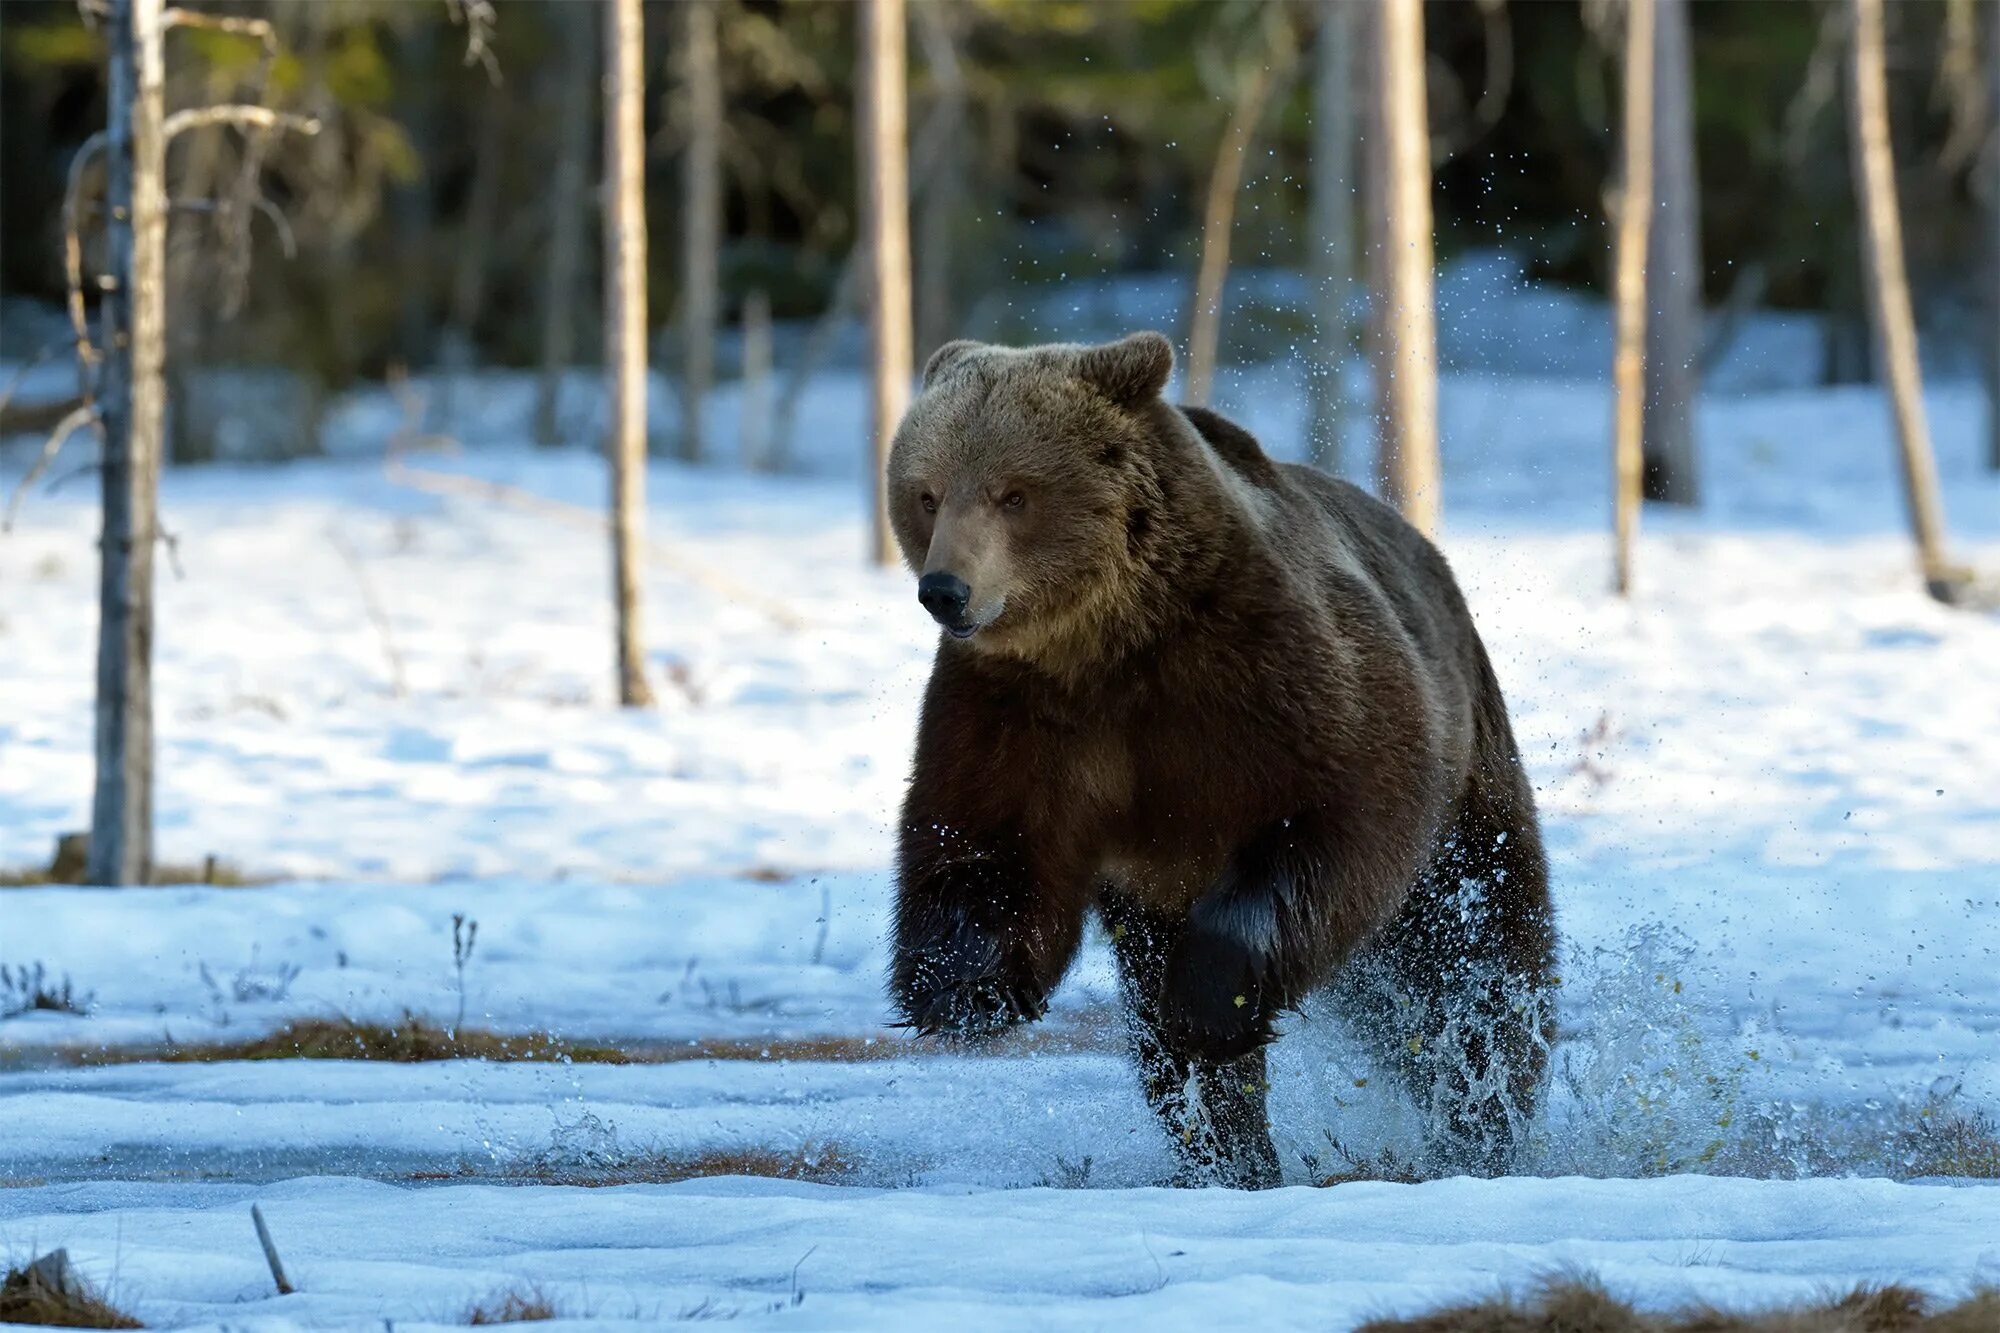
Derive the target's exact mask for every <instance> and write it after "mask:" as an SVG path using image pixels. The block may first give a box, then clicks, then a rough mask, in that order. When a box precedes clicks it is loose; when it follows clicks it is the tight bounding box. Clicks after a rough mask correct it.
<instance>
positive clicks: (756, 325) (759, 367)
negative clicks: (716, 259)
mask: <svg viewBox="0 0 2000 1333" xmlns="http://www.w3.org/2000/svg"><path fill="white" fill-rule="evenodd" d="M742 404H743V405H742V408H741V409H740V425H741V428H742V432H743V438H742V451H743V466H745V467H747V468H751V469H753V470H756V471H763V470H765V469H766V468H768V467H769V466H770V463H771V298H770V297H769V296H767V295H765V294H764V289H763V288H761V287H759V288H757V289H756V290H754V291H752V292H751V293H750V294H749V295H748V296H746V297H745V298H744V299H743V398H742Z"/></svg>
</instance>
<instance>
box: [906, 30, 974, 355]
mask: <svg viewBox="0 0 2000 1333" xmlns="http://www.w3.org/2000/svg"><path fill="white" fill-rule="evenodd" d="M913 12H914V13H915V15H916V21H917V36H918V37H919V39H920V40H921V42H922V44H923V48H924V65H925V67H926V68H927V69H928V70H929V71H930V76H931V82H932V83H933V84H934V85H936V88H937V100H936V101H935V102H934V103H933V104H932V106H931V109H930V115H929V117H928V118H927V124H926V137H929V135H930V134H931V133H933V132H934V133H936V134H937V135H938V136H939V137H940V138H941V139H942V141H943V148H942V150H941V151H940V152H939V153H938V154H937V156H938V159H939V160H938V164H937V167H936V168H935V169H934V170H932V171H930V172H928V173H926V174H925V175H924V176H923V178H922V179H921V181H920V183H919V185H918V188H917V190H916V203H917V221H916V228H917V235H916V252H915V261H916V266H917V272H916V306H917V311H916V321H917V333H916V345H915V351H916V357H914V358H912V360H913V363H914V361H915V360H919V359H922V358H924V357H928V356H929V355H930V354H931V353H932V352H934V351H936V350H937V349H938V348H939V347H941V346H943V345H944V344H945V343H947V342H949V341H951V339H952V338H953V337H955V336H956V335H957V332H958V330H957V323H958V315H957V301H956V299H955V298H956V297H957V295H958V292H957V290H956V268H957V266H956V265H955V264H954V262H953V257H954V250H955V246H954V244H953V242H954V241H955V239H956V235H955V233H956V231H957V229H958V221H959V218H960V216H961V212H962V210H963V209H964V206H965V195H966V166H967V153H966V150H965V126H966V102H967V93H966V86H965V71H964V70H963V69H962V68H961V67H960V65H959V63H958V52H957V50H956V48H955V45H954V39H953V36H952V18H953V13H954V9H953V5H952V3H951V0H929V3H925V4H919V5H918V6H917V7H916V9H915V10H914V11H913ZM933 126H934V127H935V130H933V129H932V127H933Z"/></svg>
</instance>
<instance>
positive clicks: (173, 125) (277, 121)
mask: <svg viewBox="0 0 2000 1333" xmlns="http://www.w3.org/2000/svg"><path fill="white" fill-rule="evenodd" d="M214 125H234V126H236V127H237V128H238V129H251V130H294V131H296V132H298V133H300V134H318V133H319V121H318V119H317V118H315V117H313V116H301V115H297V114H295V113H294V112H290V111H273V110H271V108H269V107H267V106H249V105H247V104H245V103H241V102H224V103H222V104H221V105H219V106H193V107H189V108H187V109H186V110H184V111H176V112H174V113H173V114H172V115H171V116H168V117H167V119H166V123H165V124H164V126H163V127H162V129H161V133H162V135H163V136H164V137H165V138H166V141H167V142H168V143H172V142H173V141H174V139H175V138H176V137H178V136H179V135H182V134H185V133H187V132H188V131H189V130H200V129H207V128H209V127H210V126H214Z"/></svg>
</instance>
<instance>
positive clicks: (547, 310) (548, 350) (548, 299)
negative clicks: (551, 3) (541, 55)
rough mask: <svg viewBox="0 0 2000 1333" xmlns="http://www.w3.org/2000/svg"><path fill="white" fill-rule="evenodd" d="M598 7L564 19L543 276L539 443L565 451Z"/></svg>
mask: <svg viewBox="0 0 2000 1333" xmlns="http://www.w3.org/2000/svg"><path fill="white" fill-rule="evenodd" d="M595 17H596V9H595V7H594V6H591V5H566V6H564V7H563V8H562V9H560V10H558V11H557V12H556V28H557V32H558V33H559V35H560V40H561V42H562V62H561V64H560V66H559V67H558V70H557V73H556V77H557V78H558V79H559V80H560V81H561V87H560V88H559V89H558V90H557V96H556V117H557V132H556V154H557V156H556V169H555V178H554V181H553V183H552V188H551V189H550V191H549V211H550V218H549V257H548V266H547V267H546V268H544V269H543V270H542V348H541V363H542V364H541V377H540V380H539V382H538V383H537V385H536V388H535V443H537V444H543V445H554V444H561V443H562V442H563V430H562V386H563V378H564V376H566V375H567V374H568V373H569V368H570V362H571V361H572V360H573V359H574V357H575V355H576V293H577V291H578V289H579V286H580V284H579V283H578V278H579V276H580V274H581V270H582V267H583V224H584V218H585V216H586V214H587V212H588V209H589V202H588V198H587V196H586V195H585V193H584V191H585V188H586V187H585V181H586V180H587V179H588V178H589V171H590V102H591V96H590V94H591V89H592V87H593V85H594V84H595V83H596V82H597V80H596V74H597V47H596V43H595V42H594V41H593V40H592V37H593V34H592V32H591V30H590V25H591V23H592V21H593V20H594V19H595Z"/></svg>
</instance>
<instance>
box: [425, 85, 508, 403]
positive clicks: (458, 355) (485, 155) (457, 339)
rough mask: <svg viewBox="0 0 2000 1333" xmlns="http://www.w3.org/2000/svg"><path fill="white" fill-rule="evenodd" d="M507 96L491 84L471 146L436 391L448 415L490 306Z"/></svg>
mask: <svg viewBox="0 0 2000 1333" xmlns="http://www.w3.org/2000/svg"><path fill="white" fill-rule="evenodd" d="M506 106H507V102H506V100H505V99H504V98H503V97H501V96H500V94H499V93H498V92H497V91H496V90H494V89H493V88H492V87H490V86H488V87H487V88H486V89H485V91H484V92H483V93H482V94H481V97H480V105H479V110H478V112H476V113H475V114H476V117H477V119H478V122H479V127H478V137H477V138H476V139H475V140H474V141H473V149H472V192H471V195H470V197H469V198H468V199H467V200H466V203H465V232H464V236H463V237H462V238H461V239H460V241H459V243H458V262H457V264H456V265H455V266H454V267H453V269H452V275H451V322H450V325H449V327H448V328H447V330H446V333H445V344H444V345H445V374H444V380H443V383H442V385H441V386H440V391H439V393H438V407H439V414H440V416H442V417H443V418H445V419H446V420H449V419H450V417H451V415H452V412H453V410H454V404H453V402H452V398H453V395H454V394H455V393H456V392H457V390H458V381H459V379H460V378H461V377H462V376H464V375H465V374H466V373H467V372H468V371H470V370H471V369H472V367H473V363H474V362H475V361H476V360H477V359H478V347H479V342H478V338H479V319H480V316H481V315H482V314H484V313H485V310H486V279H487V273H488V270H489V269H490V268H491V264H490V263H489V261H490V259H491V258H492V254H493V233H494V232H495V231H496V230H498V228H499V224H500V178H501V174H502V170H503V163H502V162H501V157H502V154H503V153H504V151H505V149H506V132H507V121H506Z"/></svg>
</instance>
